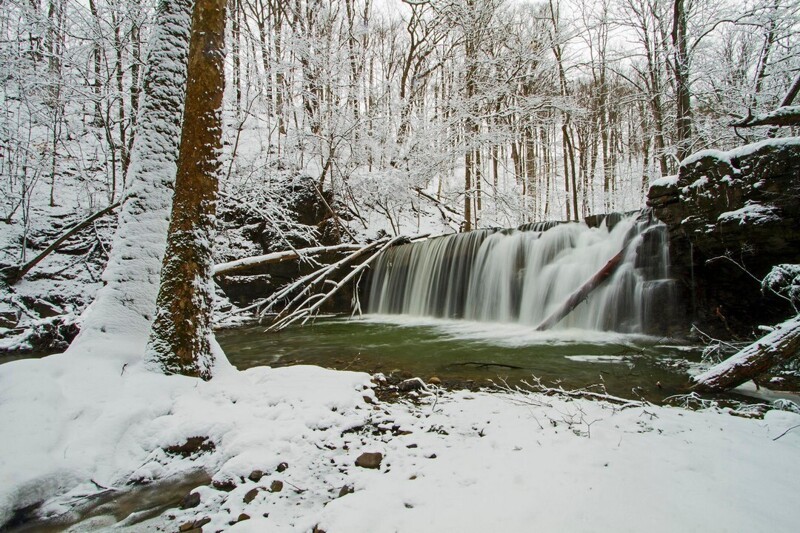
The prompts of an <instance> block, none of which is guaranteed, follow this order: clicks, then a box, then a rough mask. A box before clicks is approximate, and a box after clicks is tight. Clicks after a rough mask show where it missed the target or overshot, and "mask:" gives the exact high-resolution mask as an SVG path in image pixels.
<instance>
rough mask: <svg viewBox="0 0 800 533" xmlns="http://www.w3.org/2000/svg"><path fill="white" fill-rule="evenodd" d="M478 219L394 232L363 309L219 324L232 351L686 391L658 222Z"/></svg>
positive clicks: (688, 357) (619, 389) (344, 364)
mask: <svg viewBox="0 0 800 533" xmlns="http://www.w3.org/2000/svg"><path fill="white" fill-rule="evenodd" d="M615 222H616V223H615V224H613V227H612V228H611V229H609V228H607V227H606V225H605V223H603V224H601V225H600V227H596V228H590V227H589V226H587V225H586V224H578V223H563V224H562V223H545V224H531V225H527V226H525V227H523V228H521V229H518V230H482V231H473V232H469V233H463V234H458V235H450V236H446V237H440V238H435V239H430V240H428V241H424V242H421V243H415V244H407V245H403V246H397V247H395V248H392V249H390V250H388V251H387V252H386V253H384V254H383V255H382V256H381V257H379V258H378V259H377V260H376V261H375V263H374V264H373V268H372V274H371V278H370V281H369V283H368V294H367V295H365V298H366V301H367V302H368V305H367V309H368V312H369V313H370V314H369V315H367V317H366V319H363V320H334V321H324V322H321V323H318V324H317V325H315V326H314V327H312V328H289V329H287V330H285V331H283V332H281V333H276V334H265V333H264V332H263V328H261V327H256V328H249V329H239V330H236V331H235V332H227V333H226V332H222V333H220V334H219V336H218V337H219V341H220V343H221V344H222V346H223V348H224V349H225V350H226V352H227V353H228V355H229V357H230V358H231V360H232V362H233V363H234V364H235V365H236V366H238V367H240V368H246V367H250V366H256V365H259V364H272V365H286V364H301V363H307V364H318V365H322V366H328V367H333V368H339V369H352V370H363V371H368V372H384V373H390V372H393V371H399V372H401V373H404V374H408V375H415V376H420V377H423V378H426V379H427V378H430V377H432V376H436V377H438V378H439V379H442V380H444V381H445V382H448V381H449V382H455V383H456V384H459V383H470V382H471V383H474V384H487V383H488V382H487V380H495V381H496V380H498V379H507V380H510V381H511V382H513V383H519V382H520V381H522V380H531V379H532V378H533V376H537V377H539V378H542V379H543V380H545V381H546V382H548V383H554V382H557V381H559V382H561V383H563V384H564V386H566V387H570V388H578V387H586V386H590V385H594V384H598V383H604V384H605V386H606V387H607V388H608V390H609V391H610V392H612V393H614V394H618V395H621V396H626V397H636V396H644V397H647V398H648V399H651V400H654V401H659V400H660V399H662V398H664V397H665V396H667V395H669V394H673V393H676V392H683V391H685V389H686V385H687V383H688V377H687V375H686V372H685V370H686V367H687V366H688V365H690V364H691V363H692V362H693V361H696V360H698V359H699V354H698V353H697V352H696V351H691V350H687V349H685V348H683V347H680V346H669V345H667V343H665V342H664V338H666V337H667V335H666V333H667V332H668V331H669V329H670V324H671V314H672V312H673V310H674V309H675V308H676V305H675V303H676V302H675V298H674V290H673V282H672V281H671V280H670V279H669V275H668V273H669V268H668V267H669V253H668V247H667V238H666V229H665V227H664V226H663V224H660V223H658V222H655V221H653V220H652V219H650V218H649V217H648V216H647V215H646V214H637V215H634V216H629V217H627V218H619V219H617V220H616V221H615ZM618 254H619V255H620V257H621V260H620V261H619V263H618V267H617V268H616V269H615V270H614V271H613V274H612V275H611V276H610V277H609V278H608V279H607V280H606V281H605V282H604V283H602V284H600V285H599V286H597V287H596V288H595V289H594V290H593V291H591V292H590V293H589V295H588V298H586V300H585V301H583V302H582V303H580V304H579V305H578V306H577V307H576V308H575V309H574V310H573V311H572V312H570V313H569V314H567V315H566V316H565V317H564V318H563V320H560V321H559V322H558V323H557V324H556V325H555V327H553V328H551V329H548V331H542V332H538V331H536V326H537V325H538V324H540V323H542V321H544V320H545V319H547V318H548V317H549V316H550V315H551V314H552V313H554V312H556V311H557V310H558V309H559V308H561V307H562V306H563V305H564V302H565V301H566V300H567V299H568V298H569V297H570V295H571V294H573V293H574V292H575V291H577V290H578V289H580V288H581V287H582V286H583V285H584V284H585V283H586V282H587V280H589V279H590V278H592V276H594V275H595V274H596V273H597V272H598V271H600V270H601V269H603V267H604V266H605V265H606V264H607V263H608V262H609V260H610V259H612V258H613V257H615V256H617V255H618Z"/></svg>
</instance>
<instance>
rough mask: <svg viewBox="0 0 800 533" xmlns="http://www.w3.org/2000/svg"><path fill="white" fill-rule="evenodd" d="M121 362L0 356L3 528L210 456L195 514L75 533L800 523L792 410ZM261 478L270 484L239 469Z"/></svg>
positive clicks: (703, 527)
mask: <svg viewBox="0 0 800 533" xmlns="http://www.w3.org/2000/svg"><path fill="white" fill-rule="evenodd" d="M122 360H123V359H122V358H118V357H116V356H109V357H102V356H97V355H95V356H89V355H83V354H78V353H75V352H71V353H69V354H67V355H55V356H51V357H47V358H45V359H42V360H26V361H17V362H13V363H8V364H4V365H2V366H0V427H2V430H3V435H4V438H3V439H2V441H0V479H2V483H0V521H5V520H7V519H9V518H10V517H11V516H12V513H13V511H14V510H15V509H19V508H21V507H24V506H27V505H30V504H33V503H36V502H39V501H42V500H45V503H44V505H42V507H41V508H40V512H41V513H43V514H45V515H49V516H57V515H61V516H62V518H68V517H69V516H70V514H69V513H70V510H71V509H72V510H73V511H74V510H75V509H79V508H80V505H81V504H82V503H85V502H87V501H90V500H91V495H93V494H94V495H96V494H98V493H100V492H103V491H106V490H108V489H109V488H111V489H115V490H126V489H129V488H130V486H128V485H129V484H131V483H134V482H135V483H142V482H146V481H149V480H156V479H163V478H167V477H170V476H175V475H180V474H188V473H189V472H191V471H193V470H196V469H197V468H203V469H205V470H207V471H208V472H209V474H210V475H211V476H212V479H213V482H214V483H215V484H216V485H217V487H220V489H228V490H220V489H217V488H214V487H213V486H202V487H199V488H197V489H195V491H194V492H196V493H197V494H199V496H200V502H199V504H198V505H197V506H195V507H190V508H187V509H178V508H175V509H171V510H169V511H167V512H165V513H164V514H162V515H161V516H160V517H158V518H155V519H150V520H148V521H146V522H142V523H138V524H136V525H130V524H131V523H132V522H135V520H134V518H135V517H132V518H129V519H128V520H127V521H124V522H123V523H122V524H118V523H117V520H116V519H113V518H111V517H110V516H95V517H93V518H91V519H90V520H88V521H84V522H83V523H82V524H79V525H78V526H75V529H74V530H83V531H88V530H92V531H96V530H103V529H112V528H113V527H115V524H116V525H124V524H127V525H129V527H127V528H125V529H126V530H129V531H151V530H152V531H155V530H161V531H177V530H178V529H179V527H180V526H182V525H184V524H190V523H195V522H197V523H198V524H199V523H200V521H203V522H206V523H205V525H204V526H203V531H218V530H230V531H239V532H241V531H258V532H262V531H306V532H307V531H311V530H312V529H313V528H314V527H317V530H324V531H327V532H328V533H332V532H348V533H351V532H359V531H363V532H370V533H374V532H381V531H414V532H418V531H437V532H439V531H475V532H478V531H481V532H484V531H571V532H572V531H703V532H706V531H772V532H780V531H786V532H788V531H796V530H797V524H798V523H800V522H799V521H800V508H798V507H797V501H796V496H797V493H798V489H800V463H798V461H797V458H798V452H800V428H797V427H796V426H798V425H800V415H798V414H793V413H789V412H785V411H769V412H767V413H766V415H765V416H764V417H763V419H749V418H742V417H737V416H732V415H731V414H730V413H727V412H724V411H718V410H706V411H688V410H684V409H680V408H675V407H657V406H653V405H642V404H638V403H631V404H629V405H628V406H620V405H612V404H608V403H603V402H592V401H586V400H571V399H568V398H562V397H558V396H544V395H536V394H528V395H523V394H511V393H474V392H466V391H461V392H444V391H437V390H435V389H433V388H432V389H431V391H430V392H425V391H422V392H421V393H420V398H421V401H420V402H418V403H417V404H414V403H407V402H400V403H383V402H380V401H378V400H377V399H376V397H375V393H374V390H373V388H374V383H373V382H372V381H371V378H370V376H368V375H366V374H361V373H353V372H341V371H332V370H325V369H321V368H318V367H308V366H298V367H290V368H281V369H271V368H266V367H262V368H254V369H250V370H247V371H244V372H239V371H236V370H235V369H233V368H231V367H227V366H223V367H221V368H219V369H218V372H217V376H216V377H215V378H214V379H213V380H211V381H210V382H202V381H199V380H195V379H191V378H186V377H180V376H163V375H159V374H155V373H151V372H148V371H146V370H145V369H143V368H142V367H141V366H140V365H138V364H125V363H123V362H122ZM128 360H130V359H128ZM791 428H795V429H791ZM787 430H788V431H787ZM190 437H206V438H207V441H206V443H205V446H204V448H206V450H207V451H205V452H197V453H194V454H192V455H190V456H188V457H183V456H181V455H179V454H177V453H175V452H174V451H173V452H172V453H170V452H168V451H166V450H167V449H168V448H170V447H172V446H179V445H181V444H184V443H185V442H186V441H187V439H188V438H190ZM201 440H202V439H201ZM210 443H213V446H212V445H211V444H210ZM365 452H371V453H374V452H377V453H381V454H382V461H381V462H380V467H379V468H377V469H367V468H362V467H360V466H356V465H355V463H356V460H357V459H358V458H359V457H360V456H361V454H362V453H365ZM282 463H283V464H282ZM257 470H259V471H261V472H262V473H263V477H260V478H259V476H258V474H257V473H256V475H253V476H252V478H253V479H257V481H254V480H251V479H249V477H250V476H251V474H253V473H254V472H255V471H257ZM277 482H280V483H277ZM226 485H227V486H226ZM195 503H196V502H195ZM64 513H66V514H64ZM243 515H246V517H249V518H246V517H245V516H243ZM240 519H241V520H240ZM237 521H238V522H237ZM185 527H187V528H188V525H186V526H185Z"/></svg>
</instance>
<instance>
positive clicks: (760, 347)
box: [692, 315, 800, 392]
mask: <svg viewBox="0 0 800 533" xmlns="http://www.w3.org/2000/svg"><path fill="white" fill-rule="evenodd" d="M798 355H800V315H798V316H795V317H793V318H791V319H789V320H787V321H786V322H783V323H782V324H780V325H779V326H778V327H776V328H775V330H774V331H772V332H771V333H769V334H767V335H765V336H764V337H762V338H760V339H759V340H757V341H756V342H754V343H753V344H751V345H750V346H748V347H746V348H744V349H742V350H740V351H739V352H738V353H736V354H735V355H733V356H731V357H729V358H728V359H726V360H724V361H722V362H721V363H719V364H718V365H716V366H715V367H713V368H711V369H710V370H708V371H707V372H704V373H703V374H700V375H699V376H695V377H694V378H693V379H692V381H694V383H695V385H694V389H695V390H699V391H709V392H717V391H724V390H728V389H732V388H733V387H737V386H739V385H741V384H742V383H745V382H746V381H749V380H751V379H753V378H754V377H757V376H758V375H759V374H762V373H764V372H766V371H767V370H769V369H770V368H772V367H774V366H775V365H777V364H778V363H781V362H783V361H786V360H788V359H790V358H792V357H797V356H798Z"/></svg>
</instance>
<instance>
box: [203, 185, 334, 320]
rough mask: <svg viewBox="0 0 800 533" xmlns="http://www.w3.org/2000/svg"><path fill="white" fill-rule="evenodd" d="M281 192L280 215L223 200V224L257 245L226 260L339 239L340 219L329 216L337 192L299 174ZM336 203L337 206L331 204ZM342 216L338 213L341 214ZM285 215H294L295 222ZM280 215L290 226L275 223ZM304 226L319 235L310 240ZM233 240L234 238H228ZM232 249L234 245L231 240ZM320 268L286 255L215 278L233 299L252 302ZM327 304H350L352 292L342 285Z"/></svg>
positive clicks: (327, 259)
mask: <svg viewBox="0 0 800 533" xmlns="http://www.w3.org/2000/svg"><path fill="white" fill-rule="evenodd" d="M277 194H279V196H280V200H279V202H278V203H279V204H280V205H281V206H282V208H283V212H282V215H281V217H284V218H281V217H279V216H277V215H276V214H275V213H273V214H272V215H270V216H271V217H272V219H270V216H263V214H261V213H259V212H254V211H253V210H252V209H250V208H249V206H246V205H245V206H240V205H236V204H235V203H234V204H230V203H228V204H224V205H223V206H222V208H223V209H222V211H223V212H222V213H221V216H220V218H221V220H222V222H223V227H224V228H225V227H231V228H234V231H235V232H240V236H236V237H234V239H236V238H238V239H240V240H243V241H247V242H249V243H251V245H250V247H251V248H252V247H253V246H252V245H255V248H256V249H255V250H248V251H244V250H242V251H239V253H240V254H241V255H238V256H231V257H226V258H224V259H225V260H232V259H241V258H242V257H246V256H248V255H258V254H266V253H271V252H277V251H282V250H289V249H292V248H294V249H302V248H306V247H310V246H319V245H334V244H339V243H340V242H341V234H340V228H339V225H338V224H337V223H336V222H335V221H334V219H333V218H332V216H331V212H330V209H329V206H334V205H335V204H334V199H333V195H332V194H331V193H330V192H328V191H325V192H320V191H318V189H317V185H316V183H315V181H314V179H313V178H311V177H309V176H302V175H301V176H297V177H296V178H295V179H293V180H289V181H287V183H286V184H284V185H283V186H282V188H281V189H280V190H279V191H278V192H277ZM331 208H333V207H331ZM337 216H340V215H337ZM286 219H290V220H291V221H292V222H291V224H294V225H295V228H292V227H291V224H289V223H288V222H287V220H286ZM276 220H279V221H281V222H282V223H283V224H284V226H286V227H276V225H275V222H276ZM300 226H305V227H307V228H309V229H314V230H315V233H316V237H317V239H316V241H314V242H312V240H311V239H310V238H309V234H308V233H307V232H302V231H297V230H296V228H297V227H300ZM229 244H230V243H229ZM231 249H232V250H236V249H235V247H234V246H231ZM341 257H342V256H341V255H336V254H332V253H331V254H322V255H319V256H317V257H315V259H316V260H317V261H319V262H320V263H323V264H329V263H332V262H334V261H336V260H338V259H340V258H341ZM316 268H318V267H317V266H316V265H315V264H313V263H298V262H297V261H287V262H284V263H276V264H271V265H262V266H258V267H253V268H252V269H251V270H250V271H245V272H241V273H238V274H237V275H235V276H220V277H218V278H217V282H218V283H219V285H220V287H221V288H222V290H223V291H224V292H225V294H226V295H227V296H228V298H230V299H231V301H233V302H234V303H236V304H238V305H242V306H244V305H248V304H249V303H251V302H252V301H253V300H255V299H258V298H263V297H264V296H267V295H269V294H271V293H272V292H274V291H275V290H277V289H278V288H280V287H282V286H283V285H285V284H286V283H289V282H291V281H293V280H295V279H297V278H299V277H300V276H303V275H306V274H309V273H310V272H313V271H314V270H316ZM333 300H334V301H333V302H332V304H331V305H330V306H329V307H330V308H333V309H342V310H345V309H349V307H348V306H349V302H350V293H349V292H348V291H343V293H342V294H341V295H338V296H337V297H336V298H334V299H333Z"/></svg>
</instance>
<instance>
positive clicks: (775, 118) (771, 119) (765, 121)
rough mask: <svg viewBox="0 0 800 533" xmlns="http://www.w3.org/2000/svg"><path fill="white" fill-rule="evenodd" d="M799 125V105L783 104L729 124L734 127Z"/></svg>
mask: <svg viewBox="0 0 800 533" xmlns="http://www.w3.org/2000/svg"><path fill="white" fill-rule="evenodd" d="M797 125H800V106H796V105H793V106H783V107H779V108H778V109H776V110H775V111H770V112H769V113H761V114H758V115H750V116H748V117H746V118H745V119H744V120H741V121H739V122H734V123H733V124H731V126H733V127H734V128H755V127H757V126H797Z"/></svg>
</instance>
